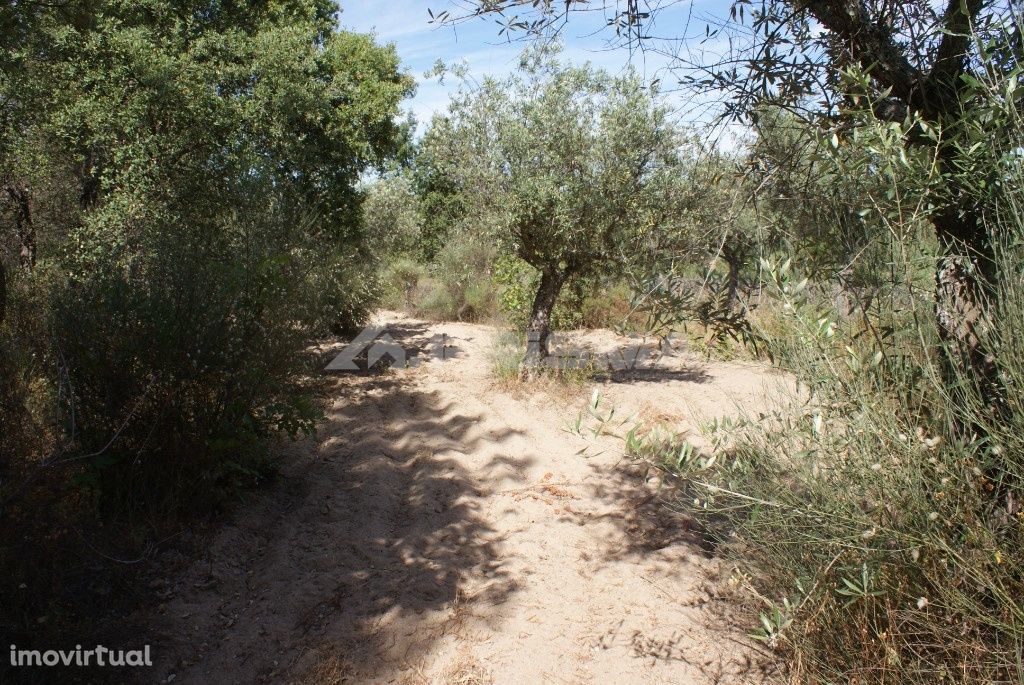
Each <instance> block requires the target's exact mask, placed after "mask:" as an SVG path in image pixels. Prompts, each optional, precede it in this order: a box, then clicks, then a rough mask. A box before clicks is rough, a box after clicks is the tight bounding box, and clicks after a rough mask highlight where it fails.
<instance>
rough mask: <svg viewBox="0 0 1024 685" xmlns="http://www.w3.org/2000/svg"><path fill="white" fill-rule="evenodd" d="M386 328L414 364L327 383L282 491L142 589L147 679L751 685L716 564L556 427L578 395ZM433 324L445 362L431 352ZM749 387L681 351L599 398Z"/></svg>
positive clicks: (676, 407)
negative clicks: (519, 391)
mask: <svg viewBox="0 0 1024 685" xmlns="http://www.w3.org/2000/svg"><path fill="white" fill-rule="evenodd" d="M383 322H384V323H386V324H388V332H389V334H390V335H391V336H392V337H393V338H394V339H395V340H396V341H397V342H399V343H400V344H401V345H402V347H403V348H406V349H416V350H419V352H420V355H421V358H423V359H425V360H426V359H427V358H428V357H429V360H426V361H424V362H423V363H421V364H419V365H417V366H415V368H410V369H401V370H398V369H393V370H386V371H383V372H374V371H371V372H369V373H367V372H365V371H362V372H358V373H352V374H344V375H340V376H339V377H338V378H337V380H336V381H335V384H336V385H335V391H334V392H335V396H336V398H337V399H336V400H335V402H334V404H333V405H332V407H331V408H330V411H329V413H328V420H327V421H326V422H325V424H324V425H323V426H322V428H321V430H320V432H319V434H318V435H317V436H316V437H315V439H310V440H307V441H305V442H303V443H300V444H297V445H293V446H292V447H291V448H290V449H291V450H292V451H293V454H292V455H290V458H289V459H288V460H287V466H286V467H285V471H284V473H283V475H282V478H281V479H280V482H279V483H278V484H277V485H276V486H275V487H274V488H272V489H271V490H270V491H267V492H265V493H261V494H260V495H258V496H257V497H256V498H255V499H254V500H253V501H252V502H250V503H248V504H246V505H243V506H241V507H239V509H238V510H237V511H236V512H235V513H234V514H233V517H232V521H231V522H230V523H228V524H227V525H225V526H224V527H223V528H222V529H221V530H220V531H219V532H218V533H217V534H216V535H215V536H214V538H213V539H212V541H211V544H210V545H209V547H208V549H207V551H206V554H205V555H204V556H203V558H201V559H198V560H196V561H195V562H194V563H192V564H191V566H189V568H188V569H187V571H186V572H184V573H183V574H182V575H181V576H179V577H176V578H168V579H166V580H157V581H155V588H156V593H157V596H158V597H160V598H161V599H162V600H163V603H162V604H161V606H160V607H159V610H158V612H159V613H158V616H157V617H156V618H155V619H150V620H151V621H155V623H156V624H157V626H158V634H157V635H156V637H155V638H154V639H155V643H154V651H155V652H156V655H157V659H158V664H157V668H156V672H155V673H154V674H153V675H154V676H156V677H155V678H154V680H156V681H161V680H163V681H166V680H168V679H170V680H172V681H173V682H177V683H182V682H185V683H192V682H275V683H276V682H294V683H342V682H353V683H356V682H358V683H363V682H367V683H369V682H373V683H378V682H379V683H389V682H398V683H435V682H436V683H452V682H461V683H476V682H500V683H522V682H551V683H565V682H569V683H590V682H637V683H641V682H642V683H651V682H666V683H668V682H671V683H691V682H692V683H714V682H736V683H740V682H762V681H763V680H765V678H766V673H769V672H770V671H771V668H772V663H771V660H770V659H768V658H767V657H766V656H765V655H763V654H761V653H760V652H759V651H758V650H757V648H756V646H754V645H750V644H748V643H747V641H746V638H744V637H743V630H742V629H739V628H737V627H736V626H735V625H733V624H732V623H733V622H732V621H731V619H730V618H729V617H730V616H731V615H733V613H734V612H733V605H732V604H731V601H730V600H729V599H728V597H726V596H724V595H723V587H724V583H722V582H721V580H722V577H723V576H724V575H727V571H728V570H727V569H722V568H720V567H719V565H718V563H717V561H716V560H715V559H713V558H711V557H709V556H708V555H707V553H706V552H705V551H704V550H703V549H702V548H701V546H700V544H699V543H700V541H699V540H698V539H697V537H696V536H695V535H694V534H693V532H692V531H690V530H689V527H688V522H687V521H686V519H685V518H683V517H679V516H676V515H673V514H671V513H669V512H668V510H666V509H665V508H664V507H662V506H660V504H659V501H658V499H659V492H658V490H657V487H656V483H653V482H649V481H648V480H647V479H646V478H645V472H644V470H643V469H642V468H640V467H639V466H638V465H635V464H631V463H630V462H628V461H627V460H623V459H622V458H621V456H620V455H618V454H617V451H616V449H615V443H614V441H611V440H605V441H603V442H601V443H600V444H588V442H587V441H586V440H584V439H583V438H581V437H580V436H578V435H574V434H573V433H572V432H571V431H569V430H567V426H568V425H569V423H570V422H571V420H572V419H573V418H574V417H575V415H576V413H577V412H578V410H579V409H580V408H581V407H582V406H584V405H585V403H586V401H587V399H589V397H590V392H591V390H590V389H589V388H581V389H580V390H579V392H578V395H579V397H571V398H567V397H557V398H556V397H551V396H547V397H513V396H510V395H509V394H508V393H506V392H503V391H502V390H501V389H499V388H496V387H495V386H494V385H493V383H492V381H491V380H490V375H489V359H488V356H489V350H490V346H491V336H492V333H493V332H492V331H491V329H489V328H487V327H485V326H472V325H467V324H436V325H433V324H432V325H427V324H423V323H420V322H413V321H409V320H404V319H397V318H395V317H393V316H392V317H385V319H384V320H383ZM440 333H444V334H445V336H444V337H443V338H441V339H442V340H443V341H444V344H443V345H444V348H445V352H444V354H443V355H442V356H443V357H445V358H443V359H439V358H437V355H436V354H433V353H431V354H425V353H424V351H425V350H430V349H431V345H435V346H436V341H437V340H438V339H439V338H438V337H437V336H438V335H439V334H440ZM364 368H365V364H364ZM740 379H742V380H743V383H739V380H740ZM753 379H757V380H760V381H764V380H766V379H767V380H771V378H770V377H768V376H765V375H764V373H763V372H761V371H756V373H755V370H752V367H736V366H735V365H733V366H730V365H712V366H708V365H701V364H699V363H698V362H697V361H695V360H692V359H683V360H679V368H678V370H677V371H673V370H672V369H671V368H670V369H668V370H667V371H663V372H660V373H654V372H651V373H641V374H620V377H616V378H614V379H609V380H608V382H607V383H606V384H605V385H604V388H603V391H604V392H606V393H607V395H608V397H609V399H610V401H613V402H616V403H617V404H618V405H620V406H622V407H623V409H624V411H625V410H628V411H629V412H632V413H635V414H637V415H638V416H641V417H646V418H650V417H651V416H652V415H654V416H656V417H657V418H658V419H659V420H669V421H676V422H679V423H681V424H685V423H686V422H687V421H691V420H693V419H694V417H695V416H696V414H695V413H694V411H695V410H694V406H691V405H696V407H697V408H698V409H699V412H702V413H703V414H705V415H715V414H716V413H720V412H729V411H730V410H732V409H733V408H734V406H735V405H736V404H743V403H744V402H750V401H753V400H755V399H756V397H757V396H758V392H759V390H757V389H755V388H754V385H755V384H754V383H753ZM734 391H736V392H734ZM583 448H587V450H586V451H583Z"/></svg>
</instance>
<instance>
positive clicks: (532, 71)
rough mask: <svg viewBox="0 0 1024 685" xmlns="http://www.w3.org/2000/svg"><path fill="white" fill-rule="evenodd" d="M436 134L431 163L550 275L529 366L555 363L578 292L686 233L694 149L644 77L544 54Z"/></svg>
mask: <svg viewBox="0 0 1024 685" xmlns="http://www.w3.org/2000/svg"><path fill="white" fill-rule="evenodd" d="M432 131H433V132H434V133H435V134H434V135H429V136H427V137H426V139H425V142H426V143H427V144H431V145H433V146H435V147H434V149H433V150H432V152H431V154H430V158H431V159H432V160H434V163H435V164H436V165H437V166H438V167H439V169H440V170H441V173H443V174H444V175H446V176H447V177H449V178H451V179H453V181H454V184H455V185H456V186H457V187H458V188H459V190H460V192H462V193H464V194H465V195H466V197H468V198H469V200H468V204H469V206H470V210H469V213H470V218H471V223H473V224H474V225H475V226H476V227H477V230H479V231H482V232H484V233H486V234H487V235H489V236H492V237H493V239H495V240H496V241H497V243H498V244H499V245H500V246H501V248H502V249H503V250H504V251H506V252H508V253H511V254H514V255H516V256H518V257H519V258H521V259H522V260H524V261H525V262H527V263H528V264H530V265H531V266H533V267H534V268H536V269H537V270H538V271H539V272H540V281H539V284H538V287H537V291H536V293H535V295H534V298H533V306H532V308H531V311H530V317H529V323H528V333H529V336H530V343H531V344H530V345H529V348H528V351H527V356H526V360H525V362H526V365H527V366H535V365H538V364H539V363H540V362H541V361H542V360H543V359H545V358H546V357H547V356H548V354H549V348H548V338H549V334H550V327H551V311H552V309H553V307H554V305H555V302H556V301H557V299H558V296H559V293H560V292H561V291H562V288H563V286H565V284H566V283H567V282H568V281H570V280H571V279H577V278H586V277H588V276H593V275H596V274H599V273H603V274H608V273H615V272H621V271H622V270H624V269H626V268H627V267H628V266H629V265H630V263H631V260H633V259H634V258H635V257H636V256H637V255H639V254H642V253H643V252H644V246H645V244H647V243H649V242H651V241H653V240H656V239H657V237H658V236H659V235H662V234H666V233H671V232H672V231H674V230H676V229H677V227H678V222H677V220H676V218H677V216H676V212H674V211H673V203H674V202H675V201H676V197H677V196H678V193H677V192H676V191H677V190H678V188H679V183H680V180H681V174H680V170H681V168H682V164H683V160H684V154H683V148H682V142H683V138H682V136H681V133H680V131H679V129H678V128H677V127H676V126H675V124H674V123H673V121H672V118H671V116H670V110H669V108H668V107H666V106H665V104H664V103H663V102H662V101H661V99H660V98H659V96H658V94H657V93H656V92H653V91H652V90H649V89H647V88H645V87H644V85H643V84H642V82H641V80H640V79H639V78H638V77H637V76H636V75H635V74H633V73H626V74H625V75H622V76H612V75H610V74H608V73H607V72H605V71H602V70H599V69H595V68H592V67H591V66H589V65H587V66H569V65H566V64H563V63H562V62H560V61H559V60H558V57H557V50H553V49H551V48H550V47H548V48H544V47H538V48H536V49H533V50H529V51H527V52H525V53H524V54H523V57H522V60H521V63H520V68H519V69H518V71H517V72H516V73H514V74H512V75H511V76H509V77H507V78H505V79H501V80H498V79H488V80H485V81H484V82H483V83H482V84H480V85H479V86H477V87H472V88H470V87H465V88H463V89H462V90H461V91H460V92H459V93H458V94H457V95H455V96H454V97H453V99H452V102H451V104H450V107H449V111H448V113H447V114H446V115H444V116H442V117H439V118H436V119H435V120H434V122H433V123H432ZM437 133H443V135H437Z"/></svg>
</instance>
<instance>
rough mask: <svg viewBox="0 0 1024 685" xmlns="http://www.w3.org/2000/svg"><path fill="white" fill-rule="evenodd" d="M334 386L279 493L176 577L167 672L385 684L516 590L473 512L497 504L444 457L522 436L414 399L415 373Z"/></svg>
mask: <svg viewBox="0 0 1024 685" xmlns="http://www.w3.org/2000/svg"><path fill="white" fill-rule="evenodd" d="M404 328H405V330H402V331H397V330H396V331H394V332H392V335H393V336H394V337H395V339H396V340H400V341H401V342H402V343H403V344H410V343H414V342H416V340H417V338H422V337H423V332H424V331H423V329H421V328H419V327H414V326H406V327H404ZM334 383H335V388H336V390H335V395H336V396H337V398H338V399H337V401H336V402H335V404H334V406H332V407H331V408H330V409H329V411H328V416H327V420H326V422H325V423H324V424H323V425H322V427H321V429H320V431H319V432H318V435H317V436H316V439H315V440H309V441H307V442H306V443H305V444H304V445H302V446H300V447H299V448H297V449H298V451H300V452H301V453H302V454H301V455H299V458H298V459H296V460H295V461H294V462H293V464H292V465H291V466H289V467H287V468H286V469H285V472H284V474H283V478H282V479H281V483H280V484H279V486H278V487H276V488H275V490H274V493H273V495H271V493H267V495H266V496H264V497H262V498H261V499H260V500H259V501H257V502H254V503H252V504H251V505H250V506H249V507H246V508H243V509H242V510H241V511H239V512H238V513H237V515H236V517H235V518H236V523H235V524H233V525H232V526H229V527H228V529H227V530H225V531H223V532H222V534H220V535H218V536H217V539H216V540H215V541H214V542H213V545H212V546H211V548H210V550H209V552H208V554H207V558H206V559H204V560H201V561H199V562H197V563H196V564H194V565H193V566H192V568H191V569H190V571H189V573H188V574H186V576H185V577H184V578H183V579H181V580H179V581H178V587H177V588H175V591H176V593H180V594H177V597H176V599H175V600H173V601H172V602H171V603H170V604H169V607H168V611H167V619H168V620H167V622H166V625H165V626H164V631H165V633H164V637H165V639H166V640H167V641H168V642H170V643H172V644H173V647H171V648H170V649H168V650H166V651H168V652H169V654H168V657H167V658H165V659H164V660H163V661H162V663H161V669H163V671H166V672H167V673H173V672H182V669H188V674H189V676H190V677H192V676H194V677H195V678H196V679H197V680H198V679H200V678H209V677H215V676H216V675H217V673H219V672H224V671H226V670H227V669H229V668H230V669H231V671H230V672H231V673H232V674H233V675H237V676H238V682H243V681H244V682H258V681H266V682H279V681H285V680H287V681H296V680H298V681H304V682H316V681H320V680H323V679H329V678H333V677H335V676H337V677H338V678H342V677H348V678H352V679H354V680H356V681H366V680H370V679H373V680H384V681H387V680H388V679H389V674H395V673H398V672H399V671H401V670H403V669H406V668H407V667H408V666H409V664H411V663H415V662H416V659H417V656H418V655H419V654H421V653H423V652H425V651H427V650H429V648H430V647H431V645H432V644H433V642H434V641H435V640H437V639H438V638H440V637H442V636H443V635H445V634H449V633H451V632H456V631H457V630H458V629H459V625H460V622H461V621H462V620H464V618H465V615H466V614H467V612H469V613H472V614H473V615H474V616H478V617H481V616H482V617H484V618H486V613H487V607H493V606H495V605H500V604H501V603H502V602H504V601H505V600H506V599H507V597H508V596H509V595H510V594H511V593H513V592H515V590H516V583H515V581H514V580H513V579H512V577H511V575H510V573H509V572H508V571H507V569H506V568H505V565H504V563H503V561H502V556H501V554H500V548H501V545H502V538H501V536H500V535H499V534H498V533H497V532H496V531H495V530H494V529H493V528H491V527H490V525H489V524H488V523H487V522H486V520H485V519H484V517H483V516H482V513H481V504H482V501H483V500H484V498H486V497H488V496H489V495H490V494H491V493H490V492H488V491H485V490H483V489H482V488H481V487H480V486H479V485H478V483H479V482H480V479H479V478H472V477H471V476H470V473H469V471H468V469H467V466H466V465H463V464H461V463H460V461H459V460H457V459H456V458H455V457H454V456H452V455H453V454H454V453H473V452H474V451H477V450H481V451H482V449H483V448H482V447H481V443H482V442H488V443H492V446H493V444H500V443H502V442H504V441H505V440H507V439H508V438H509V437H510V436H512V435H514V434H515V433H514V432H513V431H503V432H502V431H498V432H496V431H489V432H488V433H486V435H481V434H478V432H476V431H475V430H474V426H475V425H476V424H477V423H478V421H479V420H480V418H481V417H480V416H479V415H474V414H467V413H460V412H459V411H458V410H457V409H456V408H455V407H453V406H451V405H450V404H448V403H446V402H444V401H442V399H441V398H440V397H439V396H438V394H437V393H434V392H427V391H424V390H422V389H419V388H418V387H417V385H416V383H415V373H414V372H411V371H396V372H393V373H391V374H386V375H373V374H371V375H369V376H367V375H366V374H365V372H364V373H363V374H347V375H344V376H340V377H338V378H337V379H336V380H335V381H334ZM476 466H477V467H478V468H483V469H502V470H503V471H504V472H507V473H508V474H511V477H515V474H516V473H520V472H522V471H523V470H524V469H525V467H527V466H529V462H528V460H522V459H515V458H513V457H510V456H505V455H500V454H499V455H496V456H494V457H492V458H491V459H490V462H487V463H478V464H476ZM510 467H511V468H510ZM197 588H199V589H200V591H199V592H197V591H196V589H197ZM161 646H162V647H163V646H166V643H165V645H161ZM325 669H327V670H328V671H330V673H326V672H325ZM331 674H333V675H331ZM339 674H340V675H339ZM159 675H160V676H161V677H163V676H164V675H165V674H164V673H162V672H161V673H160V674H159ZM186 680H187V678H186Z"/></svg>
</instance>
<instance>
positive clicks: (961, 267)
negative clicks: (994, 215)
mask: <svg viewBox="0 0 1024 685" xmlns="http://www.w3.org/2000/svg"><path fill="white" fill-rule="evenodd" d="M933 223H934V226H935V229H936V233H937V234H938V237H939V239H940V240H941V241H942V243H943V245H944V248H945V254H944V255H943V257H942V258H941V259H940V260H939V264H938V268H937V269H936V273H935V314H936V319H937V323H938V329H939V336H940V337H941V339H942V341H943V343H945V345H946V355H947V360H946V362H947V367H948V368H947V374H948V375H949V378H948V379H947V381H948V382H949V384H950V387H957V385H958V384H959V382H961V381H962V380H963V379H965V378H968V379H973V380H975V381H976V382H977V383H978V387H979V390H980V391H981V393H982V397H983V399H984V401H985V402H986V404H987V405H988V407H989V409H990V410H991V411H993V412H996V411H999V408H1000V407H1001V406H1003V404H1004V402H1003V398H1002V389H1001V388H1000V385H999V378H998V367H997V363H996V362H997V359H996V357H995V354H996V352H995V350H991V349H987V343H988V342H989V341H988V336H987V328H988V326H989V325H990V322H991V316H990V315H991V312H990V311H989V310H990V308H991V307H992V304H993V297H992V295H993V289H994V287H995V285H996V283H997V279H998V277H999V274H998V273H997V269H996V266H995V255H994V252H993V249H992V243H991V240H990V237H989V236H988V235H987V233H986V231H985V229H984V226H983V225H982V223H981V221H980V218H979V217H978V216H977V213H975V212H964V213H959V212H957V211H956V208H955V207H951V208H949V209H947V210H946V211H944V212H942V213H940V214H939V215H937V216H936V217H934V219H933Z"/></svg>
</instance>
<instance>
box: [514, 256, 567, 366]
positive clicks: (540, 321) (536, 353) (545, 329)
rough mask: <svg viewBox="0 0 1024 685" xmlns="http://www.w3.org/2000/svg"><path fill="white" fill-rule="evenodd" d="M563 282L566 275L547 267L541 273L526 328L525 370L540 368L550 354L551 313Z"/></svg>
mask: <svg viewBox="0 0 1024 685" xmlns="http://www.w3.org/2000/svg"><path fill="white" fill-rule="evenodd" d="M565 280H566V275H565V274H564V273H561V272H560V271H558V270H557V269H555V268H550V267H549V268H546V269H544V270H543V271H542V272H541V277H540V285H539V286H538V287H537V294H536V296H535V297H534V298H533V308H532V309H531V310H530V324H529V327H528V328H527V339H526V358H525V359H524V360H523V363H524V365H525V366H526V367H527V368H537V367H539V366H541V365H542V364H543V363H544V361H545V360H546V359H547V358H548V357H549V356H550V354H551V352H550V349H549V345H548V343H549V340H550V338H551V311H552V310H553V309H554V307H555V301H556V300H557V299H558V293H560V292H561V290H562V286H563V285H564V284H565Z"/></svg>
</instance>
